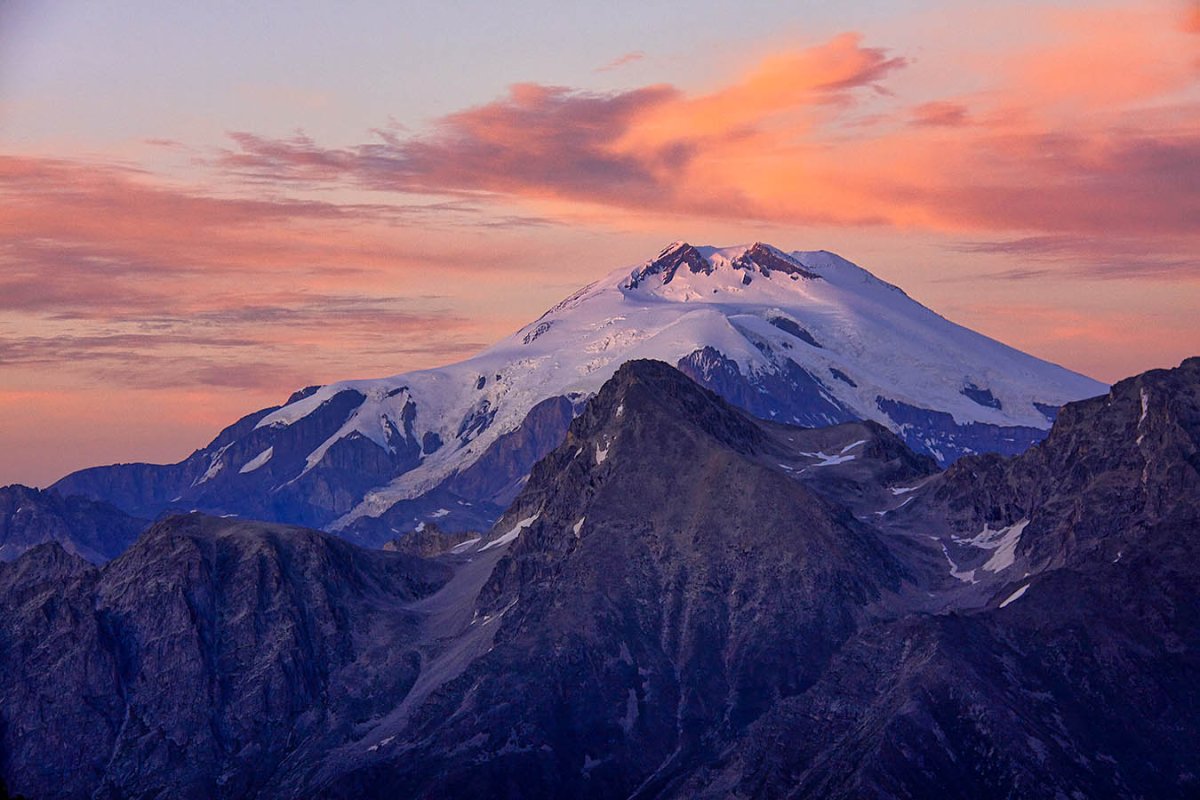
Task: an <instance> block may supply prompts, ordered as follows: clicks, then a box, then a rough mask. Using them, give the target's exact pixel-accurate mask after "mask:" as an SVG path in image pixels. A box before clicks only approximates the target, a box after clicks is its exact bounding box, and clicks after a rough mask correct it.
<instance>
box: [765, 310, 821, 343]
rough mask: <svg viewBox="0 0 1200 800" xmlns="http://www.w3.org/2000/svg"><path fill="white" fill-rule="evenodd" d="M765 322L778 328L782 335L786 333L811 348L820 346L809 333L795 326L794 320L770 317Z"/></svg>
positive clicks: (797, 325)
mask: <svg viewBox="0 0 1200 800" xmlns="http://www.w3.org/2000/svg"><path fill="white" fill-rule="evenodd" d="M767 321H768V322H770V323H771V324H772V325H774V326H775V327H776V328H779V330H781V331H783V332H784V333H788V334H791V335H792V336H795V337H796V338H797V339H799V340H800V341H802V342H805V343H807V344H811V345H812V346H813V347H820V346H821V343H820V342H818V341H817V340H816V339H815V338H814V337H813V335H812V334H811V333H809V332H808V331H806V330H805V329H804V328H802V327H800V325H799V324H797V323H796V321H795V320H792V319H788V318H787V317H771V318H770V319H769V320H767Z"/></svg>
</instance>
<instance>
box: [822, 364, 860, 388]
mask: <svg viewBox="0 0 1200 800" xmlns="http://www.w3.org/2000/svg"><path fill="white" fill-rule="evenodd" d="M829 374H831V375H833V377H835V378H837V379H838V380H839V381H841V382H842V383H845V384H849V385H850V386H858V384H857V383H855V382H854V381H853V380H852V379H851V378H850V376H849V375H847V374H846V373H844V372H842V371H841V370H840V369H838V368H837V367H830V368H829Z"/></svg>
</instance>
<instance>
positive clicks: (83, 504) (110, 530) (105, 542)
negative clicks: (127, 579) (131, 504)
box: [0, 484, 148, 564]
mask: <svg viewBox="0 0 1200 800" xmlns="http://www.w3.org/2000/svg"><path fill="white" fill-rule="evenodd" d="M147 524H148V523H147V521H146V520H143V519H137V518H135V517H131V516H129V515H128V514H125V513H124V512H123V511H121V510H120V509H118V508H115V507H114V506H111V505H109V504H108V503H103V502H97V501H93V500H89V499H88V498H86V497H78V496H66V497H64V496H63V495H61V494H59V493H58V492H57V491H54V490H48V491H42V490H39V489H33V488H30V487H28V486H21V485H20V484H13V485H12V486H5V487H3V488H0V561H10V560H12V559H14V558H17V557H18V556H20V555H21V554H22V553H24V552H25V551H26V550H29V549H30V548H33V547H36V546H37V545H40V544H43V543H45V542H58V543H59V544H61V545H62V547H63V548H65V549H66V550H67V551H68V552H71V553H74V554H75V555H77V556H80V557H82V558H84V559H86V560H88V561H90V562H92V563H94V564H100V563H103V562H105V561H108V560H109V559H110V558H114V557H115V556H117V555H119V554H120V553H121V552H123V551H124V550H125V548H127V547H128V546H129V545H130V544H132V543H133V541H134V539H136V538H137V536H138V534H139V533H140V532H141V531H142V529H143V528H145V527H146V525H147Z"/></svg>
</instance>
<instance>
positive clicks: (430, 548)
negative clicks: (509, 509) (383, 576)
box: [383, 522, 483, 558]
mask: <svg viewBox="0 0 1200 800" xmlns="http://www.w3.org/2000/svg"><path fill="white" fill-rule="evenodd" d="M482 536H483V534H481V533H478V532H476V531H453V532H449V531H443V530H442V529H441V528H439V527H438V526H437V525H436V524H434V523H432V522H426V523H423V524H422V525H421V527H420V529H419V530H415V531H413V532H412V533H407V534H405V535H404V536H400V537H398V538H396V539H393V540H392V541H390V542H388V543H386V544H385V545H384V546H383V549H384V550H389V551H392V552H396V553H408V554H410V555H414V556H420V557H421V558H433V557H434V556H440V555H443V554H445V553H449V552H450V551H451V550H453V549H454V548H455V547H457V546H459V545H460V544H462V543H463V542H470V541H471V540H473V539H476V540H477V539H480V538H482Z"/></svg>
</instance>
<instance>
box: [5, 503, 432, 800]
mask: <svg viewBox="0 0 1200 800" xmlns="http://www.w3.org/2000/svg"><path fill="white" fill-rule="evenodd" d="M446 577H447V574H446V570H445V568H442V567H439V566H437V565H431V564H429V563H428V562H423V561H420V560H419V559H414V558H411V557H408V556H403V555H400V554H396V553H383V552H371V551H364V550H361V549H359V548H356V547H354V546H353V545H350V544H348V543H345V542H342V541H340V540H338V539H336V538H334V537H330V536H327V535H325V534H320V533H317V532H314V531H308V530H304V529H299V528H285V527H282V526H273V525H265V524H260V523H243V522H236V521H233V522H231V521H226V520H219V519H214V518H211V517H204V516H201V515H190V516H185V517H175V518H172V519H168V520H165V521H163V522H161V523H159V524H157V525H156V526H154V528H152V529H151V530H150V531H149V532H147V534H146V535H145V536H143V537H142V538H141V539H140V540H139V541H138V543H137V544H136V545H135V546H134V547H133V548H131V549H130V550H129V551H128V552H126V553H125V554H124V555H123V556H121V557H120V558H118V559H116V560H115V561H113V562H111V563H109V564H108V565H106V566H105V567H103V568H92V567H89V566H87V565H86V564H85V563H84V562H82V561H80V560H78V559H75V558H74V557H72V556H69V555H68V554H66V553H65V552H64V551H63V550H62V549H61V548H60V547H59V546H58V545H57V544H48V545H43V546H41V547H39V548H36V549H34V550H32V551H30V552H28V553H26V554H25V556H23V557H22V558H21V559H19V560H17V561H16V562H14V563H12V564H8V565H4V566H2V567H0V695H2V696H3V697H4V703H3V706H2V708H0V720H2V724H0V744H2V747H0V752H2V753H3V762H2V766H0V769H2V770H3V773H4V777H5V779H6V782H7V784H8V787H9V789H10V790H11V791H13V792H20V793H23V794H26V795H28V796H31V797H81V796H94V795H96V796H103V797H146V796H171V797H196V798H199V797H246V796H252V795H254V794H255V793H257V792H258V791H260V790H261V788H262V787H263V786H265V785H266V784H267V783H268V782H269V780H270V779H271V777H272V776H273V774H274V773H275V772H276V770H278V769H280V767H281V766H282V765H283V764H284V763H286V762H287V761H288V760H289V759H296V760H299V761H301V762H303V761H304V760H305V759H308V758H312V757H314V755H318V754H320V753H321V752H322V751H323V750H324V749H325V748H326V747H328V746H329V744H330V743H331V742H337V741H340V740H341V739H342V738H344V737H345V736H346V731H347V730H349V729H352V728H353V726H354V725H356V724H358V723H359V722H361V721H362V720H363V719H367V718H369V717H370V716H371V715H372V714H373V713H374V712H375V711H376V710H377V709H378V708H380V707H386V706H388V705H389V704H390V703H395V702H398V701H399V699H400V698H402V697H403V696H404V694H405V692H406V691H407V689H408V687H409V686H410V685H411V684H412V682H413V680H414V679H415V677H416V674H417V670H418V664H417V663H416V659H415V655H414V653H413V652H412V651H411V649H409V648H407V647H406V642H408V641H409V640H411V639H412V637H413V630H414V620H413V618H412V616H411V615H410V614H406V613H405V612H404V610H403V609H404V606H405V605H406V604H408V603H410V602H412V601H413V600H415V599H417V598H419V597H421V596H423V595H427V594H429V593H430V592H432V591H434V590H436V589H437V588H438V587H439V586H440V585H441V584H442V583H443V582H444V581H445V579H446Z"/></svg>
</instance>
